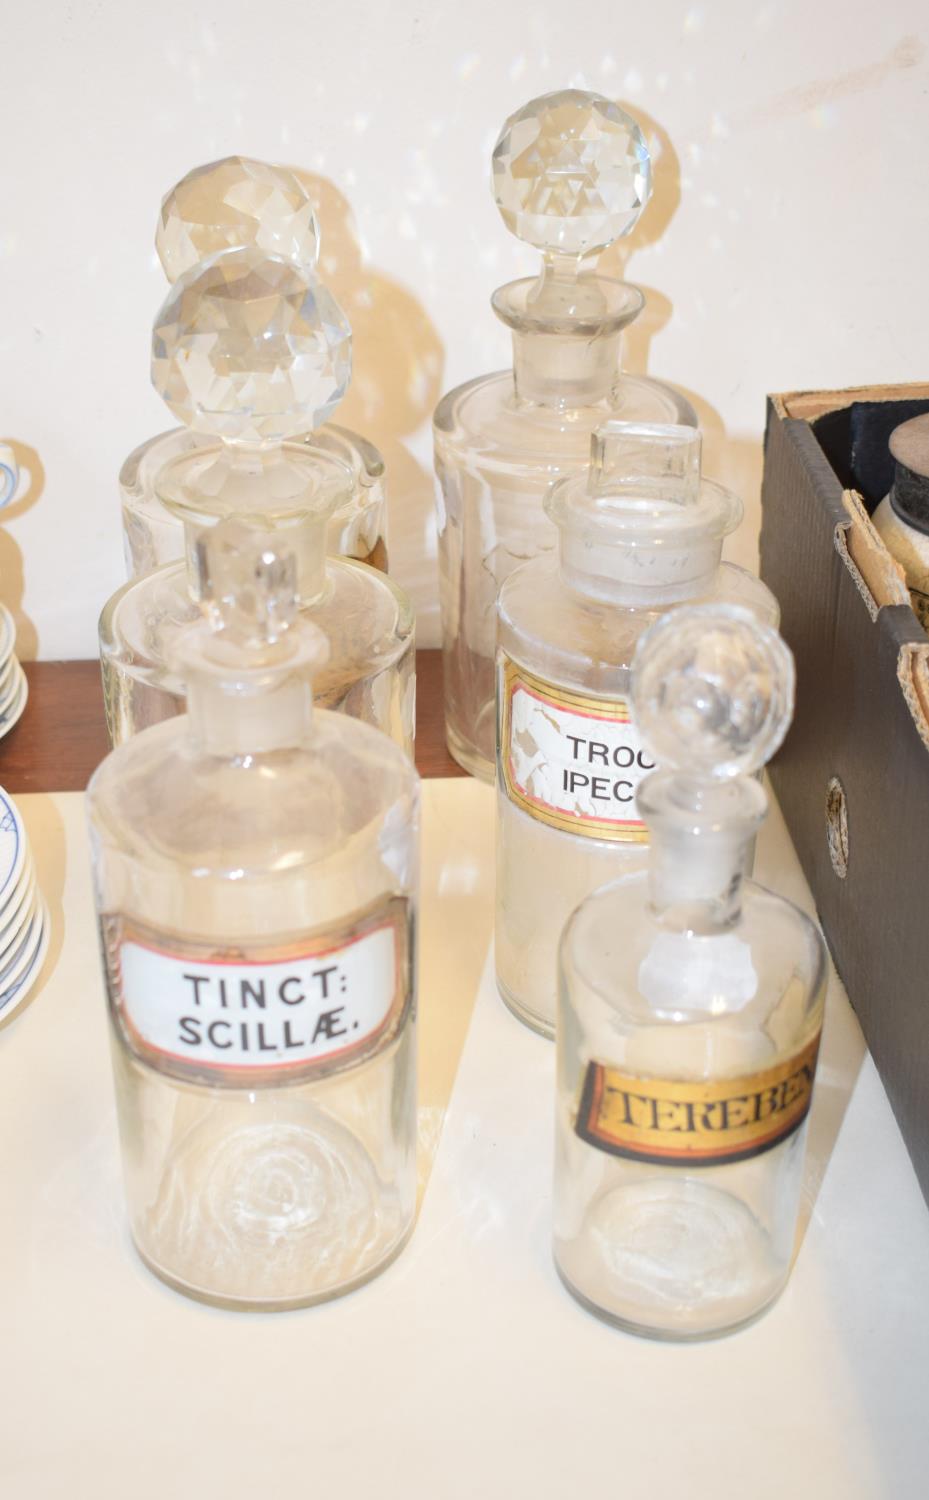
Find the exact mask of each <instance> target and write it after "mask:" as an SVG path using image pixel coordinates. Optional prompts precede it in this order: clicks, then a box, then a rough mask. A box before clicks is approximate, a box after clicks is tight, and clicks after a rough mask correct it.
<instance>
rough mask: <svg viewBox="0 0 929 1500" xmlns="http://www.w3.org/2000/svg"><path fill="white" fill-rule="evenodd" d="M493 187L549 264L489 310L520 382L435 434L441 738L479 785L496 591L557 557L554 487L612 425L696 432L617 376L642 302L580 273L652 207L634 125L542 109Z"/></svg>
mask: <svg viewBox="0 0 929 1500" xmlns="http://www.w3.org/2000/svg"><path fill="white" fill-rule="evenodd" d="M493 183H494V196H495V199H496V203H497V206H498V208H499V209H500V212H501V214H502V216H503V220H504V223H505V224H506V226H507V228H508V229H510V230H511V231H512V232H513V233H514V234H515V235H517V236H518V238H519V239H521V240H523V241H525V242H527V243H529V244H532V245H535V246H536V247H537V248H538V249H540V250H541V251H542V252H543V256H544V260H543V266H542V271H541V274H540V276H539V278H538V279H536V280H534V279H532V278H529V279H526V280H520V281H514V282H511V283H510V284H509V285H507V286H503V287H500V288H499V289H498V290H497V291H496V292H495V293H494V295H493V298H492V299H491V305H492V307H493V310H494V312H495V313H496V315H497V317H498V318H500V319H501V321H502V322H504V323H505V324H506V325H507V327H508V328H509V329H510V330H511V331H512V335H513V369H512V370H505V371H500V372H498V373H495V374H492V375H485V376H481V377H480V378H478V379H476V380H470V381H468V382H467V383H466V384H464V385H461V386H458V387H457V388H456V389H455V390H453V391H450V392H449V393H448V394H447V395H446V396H444V397H443V399H442V400H441V402H440V403H439V405H438V407H437V408H436V412H435V418H434V424H433V428H434V438H435V466H436V474H437V477H438V492H437V505H438V545H439V578H440V596H441V606H442V637H443V651H444V681H445V727H446V738H447V741H448V747H449V750H450V752H451V754H452V755H453V756H454V758H455V760H456V761H458V763H459V765H461V766H463V767H464V769H465V770H467V771H469V772H471V773H472V774H473V775H475V776H480V777H482V778H483V779H484V780H486V781H490V780H492V779H493V774H494V773H493V767H494V638H495V605H496V597H497V591H498V589H499V588H500V585H501V584H502V583H503V582H505V580H506V579H507V578H508V577H509V575H510V573H511V572H512V571H513V569H514V568H516V567H518V566H519V565H520V564H521V563H523V562H526V561H527V560H528V559H530V558H534V557H536V556H539V555H540V554H545V553H550V552H552V551H553V550H554V548H555V545H556V533H555V530H554V528H553V527H552V526H550V525H549V523H548V521H547V520H546V518H545V514H544V511H543V509H542V498H543V496H544V494H545V492H546V490H547V489H548V487H549V485H550V484H551V483H552V482H553V480H555V479H557V478H559V477H560V476H562V475H566V474H571V473H574V472H577V471H579V470H583V468H584V467H585V465H586V462H587V456H588V453H589V446H590V435H591V432H592V431H593V430H594V429H595V428H596V427H599V426H600V425H601V424H602V423H603V422H605V421H607V420H609V419H610V417H617V418H622V419H623V420H627V421H644V422H671V423H683V424H688V425H693V426H696V424H697V417H696V413H695V412H694V410H693V407H692V406H691V404H690V402H689V401H688V400H687V399H686V397H684V396H683V395H681V394H680V393H679V392H678V391H675V390H673V389H672V387H670V386H668V385H665V384H663V383H662V382H661V381H657V380H652V379H648V378H646V377H644V376H633V375H626V374H624V373H623V372H622V370H621V368H620V341H621V334H622V330H623V328H625V327H626V325H627V324H629V323H631V322H632V320H633V319H634V318H636V317H637V316H638V314H639V313H640V312H641V310H642V307H643V305H644V298H643V296H642V293H641V292H640V291H639V290H638V289H637V288H636V287H633V286H629V285H627V284H626V283H624V282H619V281H615V280H611V279H609V278H607V277H603V276H598V275H595V274H593V273H592V272H590V271H586V270H584V269H583V266H582V262H583V258H584V257H585V256H587V255H591V254H593V253H595V252H597V251H600V250H602V249H604V248H605V247H606V246H607V245H609V244H611V243H612V242H613V241H614V240H616V239H617V238H619V237H620V236H621V235H624V234H627V233H628V232H629V231H630V230H631V229H632V227H633V226H634V224H635V223H636V220H637V219H638V217H639V214H640V213H641V211H642V209H643V207H644V206H645V204H646V202H647V201H648V197H649V193H650V190H651V166H650V161H649V155H648V149H647V147H646V144H645V140H644V138H643V136H642V133H641V131H640V129H639V127H638V125H637V124H636V122H635V121H634V120H633V119H632V118H631V117H630V116H629V115H627V114H625V113H624V112H623V111H622V110H621V109H619V108H618V107H617V106H616V105H615V104H613V103H612V102H611V101H610V100H608V99H605V98H604V97H603V96H602V95H599V94H590V93H586V92H583V91H581V90H576V89H568V90H563V91H561V92H559V93H554V94H547V95H544V96H543V97H542V98H540V99H534V100H532V101H531V102H530V103H529V104H527V105H525V106H524V108H523V109H521V110H519V111H518V112H517V113H516V114H515V115H513V116H511V118H510V119H509V120H507V122H506V124H505V125H504V127H503V130H502V132H501V135H500V138H499V140H498V142H497V145H496V148H495V150H494V155H493Z"/></svg>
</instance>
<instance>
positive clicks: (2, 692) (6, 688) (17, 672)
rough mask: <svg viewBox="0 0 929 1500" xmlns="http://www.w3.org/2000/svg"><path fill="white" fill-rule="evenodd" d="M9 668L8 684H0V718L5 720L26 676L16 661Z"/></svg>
mask: <svg viewBox="0 0 929 1500" xmlns="http://www.w3.org/2000/svg"><path fill="white" fill-rule="evenodd" d="M10 666H11V667H12V668H13V670H12V672H11V673H10V680H9V682H7V683H6V684H4V683H2V682H0V718H6V715H7V713H8V711H9V710H10V709H11V708H12V706H13V704H14V703H15V701H16V699H17V697H18V696H19V694H20V693H21V692H22V690H23V683H24V682H25V680H26V674H25V672H24V671H23V669H22V667H21V666H20V664H19V662H18V661H16V660H13V661H11V662H10Z"/></svg>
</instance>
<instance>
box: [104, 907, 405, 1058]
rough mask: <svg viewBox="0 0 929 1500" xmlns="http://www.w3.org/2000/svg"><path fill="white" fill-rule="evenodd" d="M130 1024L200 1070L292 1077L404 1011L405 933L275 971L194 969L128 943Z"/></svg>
mask: <svg viewBox="0 0 929 1500" xmlns="http://www.w3.org/2000/svg"><path fill="white" fill-rule="evenodd" d="M118 963H119V968H120V984H119V992H120V995H121V1009H122V1013H123V1018H124V1023H125V1024H126V1026H127V1029H128V1030H129V1032H130V1033H131V1034H133V1035H134V1037H135V1038H136V1039H137V1040H138V1041H140V1042H141V1043H143V1044H144V1046H145V1047H147V1048H149V1049H152V1050H154V1051H156V1052H159V1053H162V1054H166V1055H167V1056H168V1057H170V1058H173V1059H176V1060H178V1061H181V1062H186V1063H191V1064H194V1065H195V1066H199V1067H203V1066H218V1067H222V1068H239V1069H247V1068H262V1069H265V1068H269V1067H272V1068H286V1067H294V1066H297V1065H300V1064H302V1065H304V1066H305V1065H306V1064H307V1063H311V1062H316V1061H318V1060H320V1059H322V1058H329V1057H334V1056H336V1055H337V1054H339V1053H342V1052H347V1051H349V1050H351V1051H354V1050H356V1049H358V1048H360V1047H361V1046H363V1044H364V1043H365V1042H368V1041H370V1040H371V1039H372V1038H373V1037H374V1036H376V1035H377V1033H378V1032H379V1031H380V1030H381V1029H382V1028H383V1027H384V1026H385V1025H386V1023H387V1021H388V1020H389V1018H390V1015H391V1012H392V1010H393V1009H394V1006H395V1004H397V1003H400V1001H401V996H400V993H399V992H400V984H401V976H400V974H399V972H398V949H397V925H396V923H395V922H394V921H393V920H387V921H385V922H384V923H382V924H381V925H379V926H375V927H373V928H370V929H369V930H368V931H367V932H365V933H364V934H363V935H361V936H359V937H355V938H353V939H351V940H349V941H347V942H344V943H342V945H341V946H336V947H332V948H329V949H326V950H324V951H323V950H320V949H319V948H317V949H316V950H315V951H314V952H313V953H311V954H307V955H303V956H296V957H288V958H274V959H272V960H269V961H256V962H244V961H238V960H233V961H229V962H227V961H225V960H219V961H218V960H215V959H211V960H205V961H201V960H199V959H193V958H190V957H185V956H182V955H178V954H174V953H170V952H165V951H161V950H160V949H156V948H154V947H152V946H149V945H148V944H145V943H141V942H138V941H136V940H134V939H133V938H127V939H126V940H124V941H123V942H122V943H121V944H120V947H119V957H118Z"/></svg>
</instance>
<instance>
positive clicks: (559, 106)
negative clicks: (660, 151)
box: [493, 89, 651, 256]
mask: <svg viewBox="0 0 929 1500" xmlns="http://www.w3.org/2000/svg"><path fill="white" fill-rule="evenodd" d="M493 191H494V198H495V200H496V204H497V207H498V208H499V210H500V213H501V215H502V217H503V222H504V224H505V225H506V227H507V229H509V230H510V231H511V233H513V234H515V235H516V236H517V238H518V239H521V240H525V241H526V243H527V244H530V245H535V246H536V247H537V248H538V249H539V250H543V251H547V252H549V253H551V254H560V255H573V256H578V255H588V254H590V253H591V252H592V251H594V250H602V249H604V248H605V247H606V246H607V245H609V244H612V242H613V240H616V239H619V237H620V236H621V235H624V234H628V233H629V231H630V229H631V228H632V226H633V225H634V224H635V222H636V220H637V219H638V217H639V214H640V213H641V212H642V209H643V208H644V207H645V204H646V203H647V202H648V198H649V194H650V192H651V160H650V158H649V154H648V147H647V145H646V144H645V137H644V136H643V134H642V131H641V130H640V129H639V126H638V125H637V124H636V122H635V120H634V119H633V118H632V116H631V115H627V114H626V112H625V110H622V109H620V108H619V106H618V105H616V104H614V103H613V102H612V100H610V99H606V98H604V96H603V95H602V94H591V93H587V92H585V91H584V90H581V89H562V90H560V91H559V92H557V93H554V94H543V95H542V96H541V98H539V99H532V100H530V102H529V103H528V104H526V105H524V106H523V108H522V109H520V110H517V112H516V114H514V115H511V116H510V118H509V119H508V120H507V122H506V124H505V125H504V127H503V130H502V131H501V133H500V138H499V140H498V141H497V144H496V146H495V147H494V153H493Z"/></svg>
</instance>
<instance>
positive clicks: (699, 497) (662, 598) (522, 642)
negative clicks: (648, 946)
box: [495, 422, 778, 1036]
mask: <svg viewBox="0 0 929 1500" xmlns="http://www.w3.org/2000/svg"><path fill="white" fill-rule="evenodd" d="M700 447H701V443H700V434H699V432H697V431H695V430H694V429H693V428H690V427H680V426H676V427H675V426H659V425H652V424H642V423H623V422H614V423H608V424H606V425H605V426H604V427H602V428H600V429H599V431H598V432H597V433H595V434H594V437H593V440H592V444H591V457H590V466H589V468H588V469H587V470H586V471H585V472H584V473H583V474H579V475H575V476H572V477H569V478H565V479H561V480H559V481H558V483H557V484H555V485H553V487H552V489H551V490H550V492H549V494H548V497H547V499H546V502H545V508H546V511H547V514H548V516H549V518H550V520H551V521H552V522H553V523H554V525H555V527H556V528H557V533H558V535H559V551H558V554H557V556H554V557H551V556H545V557H538V558H536V559H535V560H534V561H532V562H529V563H524V564H523V565H522V567H520V568H518V569H516V570H515V571H514V572H513V573H511V574H510V576H509V578H508V579H507V580H506V582H505V583H504V585H503V587H502V588H501V590H500V597H499V601H498V611H497V612H498V630H497V679H498V681H497V705H498V718H499V723H498V744H499V753H498V766H497V895H496V941H495V955H496V974H497V985H498V988H499V990H500V993H501V995H502V996H503V999H504V1000H505V1001H506V1003H507V1005H508V1006H509V1007H510V1009H511V1010H512V1011H513V1012H514V1014H516V1015H517V1016H518V1017H519V1018H520V1020H523V1021H525V1022H527V1024H528V1025H530V1026H532V1027H534V1028H535V1029H536V1030H537V1031H540V1032H542V1033H543V1034H544V1035H546V1036H551V1035H552V1034H553V1032H554V1026H555V977H556V951H557V944H558V938H559V935H560V933H561V929H562V927H563V926H564V924H565V922H566V921H567V918H568V916H569V915H570V913H571V912H572V911H573V910H574V908H575V906H577V904H578V902H580V901H582V900H583V899H584V897H585V896H587V895H589V893H590V892H591V891H592V890H594V889H595V887H597V886H598V885H602V884H604V882H605V881H607V880H610V879H611V878H613V877H614V876H616V875H618V874H620V873H621V872H622V871H623V870H625V869H628V868H629V867H630V865H631V864H634V863H636V862H638V861H640V860H641V857H642V846H643V844H644V842H645V841H646V839H647V837H648V833H647V829H646V827H645V825H644V823H643V821H642V818H641V815H640V813H639V811H638V808H637V806H636V796H637V791H638V786H639V783H640V782H641V781H642V779H643V777H644V776H645V775H646V774H647V773H648V772H649V771H650V770H652V769H653V764H652V761H651V758H650V756H649V754H648V752H647V750H646V749H645V747H644V745H643V743H642V740H641V737H640V735H639V733H638V730H637V728H636V726H635V723H634V721H633V717H632V714H631V710H630V704H629V686H630V672H631V667H632V658H633V654H634V651H635V647H636V642H637V641H638V639H639V636H640V635H641V634H642V633H643V632H644V631H645V630H646V629H647V628H648V626H649V625H651V624H653V623H654V621H655V620H657V619H658V618H659V616H660V615H662V614H663V613H664V612H665V611H666V610H668V609H672V608H676V607H677V606H679V605H681V604H683V603H687V602H694V601H696V600H716V599H719V600H728V601H731V602H733V603H744V604H746V605H748V606H749V607H750V608H751V609H752V610H754V611H755V612H756V613H757V614H758V616H759V617H760V618H762V619H765V620H768V621H771V622H772V623H774V622H776V620H777V614H778V611H777V603H776V601H775V599H774V596H773V595H772V594H771V592H770V590H769V589H768V588H767V587H766V586H765V585H764V584H763V583H762V582H761V581H760V580H759V579H757V578H753V577H752V576H751V575H750V574H748V573H746V572H745V571H744V570H743V569H741V568H737V567H734V566H733V565H732V564H729V563H723V562H722V561H721V556H722V545H723V539H724V537H725V536H726V535H727V534H728V533H729V532H730V531H732V529H733V528H734V527H735V526H736V525H737V524H738V522H739V519H740V517H741V514H742V507H741V503H740V502H739V500H738V499H737V498H736V496H735V495H732V494H730V493H729V492H728V491H727V490H724V489H723V488H722V487H721V486H720V485H717V484H715V483H713V481H711V480H708V479H704V478H702V477H701V473H700Z"/></svg>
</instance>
